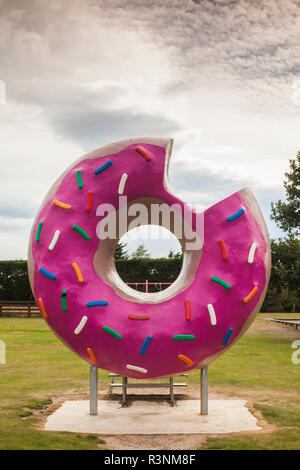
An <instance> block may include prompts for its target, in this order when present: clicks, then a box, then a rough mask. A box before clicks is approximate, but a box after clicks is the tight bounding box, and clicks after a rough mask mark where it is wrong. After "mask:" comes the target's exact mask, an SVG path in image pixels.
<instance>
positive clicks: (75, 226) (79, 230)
mask: <svg viewBox="0 0 300 470" xmlns="http://www.w3.org/2000/svg"><path fill="white" fill-rule="evenodd" d="M73 229H74V230H76V232H78V233H80V235H82V236H83V238H85V239H86V240H89V239H90V236H89V234H88V233H86V232H85V231H84V230H83V229H82V228H81V227H78V225H73Z"/></svg>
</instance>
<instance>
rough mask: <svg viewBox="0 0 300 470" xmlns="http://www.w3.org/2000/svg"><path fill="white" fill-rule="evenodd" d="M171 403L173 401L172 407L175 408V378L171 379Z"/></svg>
mask: <svg viewBox="0 0 300 470" xmlns="http://www.w3.org/2000/svg"><path fill="white" fill-rule="evenodd" d="M170 401H171V406H174V380H173V377H170Z"/></svg>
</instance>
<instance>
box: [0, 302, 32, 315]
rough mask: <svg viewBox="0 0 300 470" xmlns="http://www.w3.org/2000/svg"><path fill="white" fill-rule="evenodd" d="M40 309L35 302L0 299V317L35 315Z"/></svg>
mask: <svg viewBox="0 0 300 470" xmlns="http://www.w3.org/2000/svg"><path fill="white" fill-rule="evenodd" d="M39 315H40V311H39V309H38V307H37V306H36V304H35V302H30V301H22V300H20V301H19V300H15V301H14V300H1V301H0V317H36V316H39Z"/></svg>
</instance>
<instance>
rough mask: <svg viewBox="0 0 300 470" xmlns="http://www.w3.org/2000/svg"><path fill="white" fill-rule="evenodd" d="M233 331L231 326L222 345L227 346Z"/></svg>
mask: <svg viewBox="0 0 300 470" xmlns="http://www.w3.org/2000/svg"><path fill="white" fill-rule="evenodd" d="M232 332H233V328H229V330H228V331H227V333H226V335H225V338H224V341H223V343H222V346H227V344H228V341H229V338H230V336H231V333H232Z"/></svg>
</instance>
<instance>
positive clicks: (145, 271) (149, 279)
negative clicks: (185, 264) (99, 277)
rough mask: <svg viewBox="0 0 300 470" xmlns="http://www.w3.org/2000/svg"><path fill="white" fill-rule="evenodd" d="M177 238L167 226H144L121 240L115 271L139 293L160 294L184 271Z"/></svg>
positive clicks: (118, 246) (116, 256)
mask: <svg viewBox="0 0 300 470" xmlns="http://www.w3.org/2000/svg"><path fill="white" fill-rule="evenodd" d="M182 258H183V254H182V248H181V244H180V242H179V240H178V238H177V237H176V236H175V235H174V234H173V233H172V232H170V230H168V229H166V228H165V227H161V226H158V225H143V226H139V227H136V228H133V229H132V230H129V231H128V232H127V233H126V234H125V235H123V236H122V237H121V239H120V240H119V243H118V244H117V246H116V250H115V266H116V271H117V273H118V275H119V276H120V278H121V279H122V281H123V282H124V283H126V284H127V285H128V286H129V287H130V288H132V289H135V290H136V291H139V292H145V293H148V294H150V293H153V294H155V293H156V294H157V293H158V292H161V291H163V290H165V289H167V288H168V287H169V286H170V285H172V284H173V282H174V281H175V280H176V279H177V278H178V276H179V274H180V271H181V268H182Z"/></svg>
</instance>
